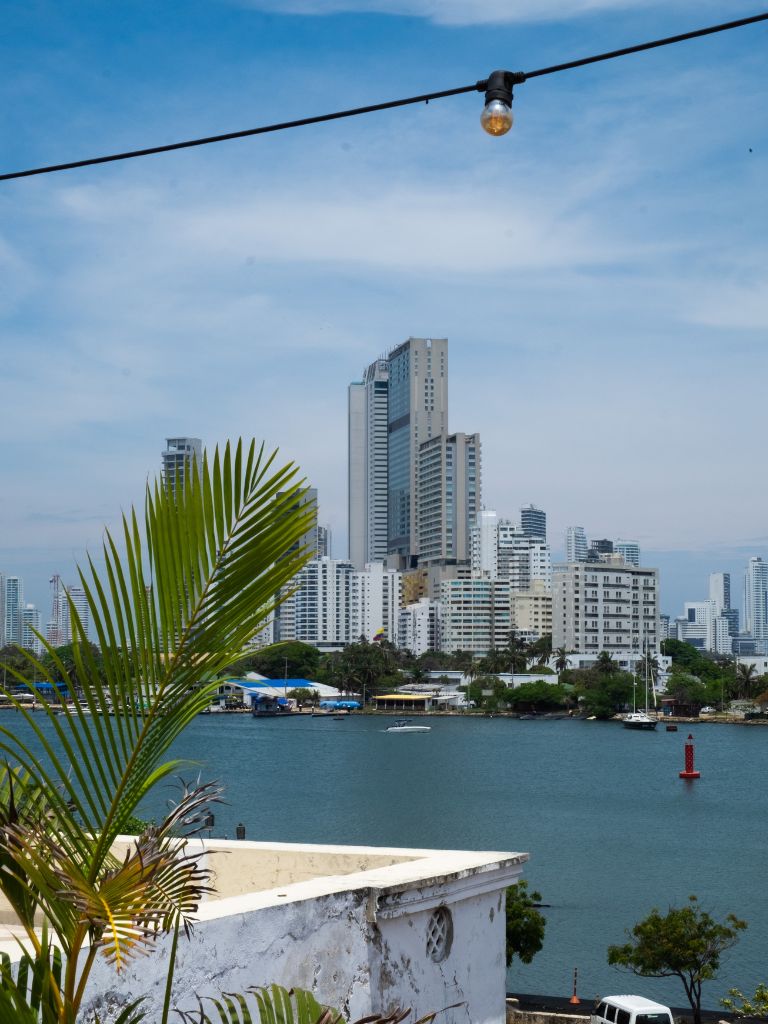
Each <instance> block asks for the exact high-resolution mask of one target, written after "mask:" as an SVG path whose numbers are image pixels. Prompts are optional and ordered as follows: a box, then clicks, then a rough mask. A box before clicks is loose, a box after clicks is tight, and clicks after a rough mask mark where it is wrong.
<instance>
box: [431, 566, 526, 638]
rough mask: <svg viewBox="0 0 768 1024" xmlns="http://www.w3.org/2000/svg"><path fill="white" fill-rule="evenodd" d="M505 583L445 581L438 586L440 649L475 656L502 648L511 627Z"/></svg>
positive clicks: (508, 598) (507, 590) (507, 585)
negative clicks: (440, 612) (440, 615)
mask: <svg viewBox="0 0 768 1024" xmlns="http://www.w3.org/2000/svg"><path fill="white" fill-rule="evenodd" d="M510 592H511V588H510V584H509V581H508V580H501V579H496V580H491V579H487V578H485V577H478V576H473V577H471V578H470V579H455V580H445V581H444V582H443V583H441V585H440V603H441V604H442V606H443V624H442V628H443V637H442V640H443V650H444V651H448V652H450V653H453V652H454V651H470V652H471V653H472V654H473V655H475V656H476V657H483V656H485V655H486V654H487V653H488V652H489V651H490V650H493V649H494V648H496V647H502V646H503V645H504V643H505V642H506V640H507V637H508V636H509V632H510V630H511V628H512V606H511V601H510Z"/></svg>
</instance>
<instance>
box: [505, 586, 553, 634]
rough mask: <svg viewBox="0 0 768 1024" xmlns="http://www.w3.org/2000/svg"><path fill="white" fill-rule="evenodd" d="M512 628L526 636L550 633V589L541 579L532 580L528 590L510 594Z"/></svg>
mask: <svg viewBox="0 0 768 1024" xmlns="http://www.w3.org/2000/svg"><path fill="white" fill-rule="evenodd" d="M511 602H512V629H514V630H515V632H516V633H524V634H526V636H534V635H535V636H536V637H537V638H538V637H542V636H545V635H546V634H551V633H552V590H551V588H548V587H547V586H546V585H545V583H544V581H543V580H533V581H532V582H531V589H530V590H520V591H517V592H513V593H512V594H511Z"/></svg>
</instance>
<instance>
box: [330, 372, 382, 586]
mask: <svg viewBox="0 0 768 1024" xmlns="http://www.w3.org/2000/svg"><path fill="white" fill-rule="evenodd" d="M388 406H389V362H388V360H387V359H377V360H375V361H374V362H373V363H371V365H370V366H369V367H367V369H366V370H365V372H364V373H363V379H362V380H361V381H359V382H355V383H353V384H350V385H349V391H348V421H347V440H348V449H347V453H348V467H347V501H348V508H347V514H348V521H349V560H350V561H351V562H352V564H353V565H354V566H355V568H357V569H362V567H363V566H364V565H365V564H366V563H372V562H383V561H384V560H385V559H386V557H387V529H388V523H387V500H388V495H387V479H388V461H389V451H388V449H389V440H388V421H387V409H388ZM327 553H328V554H330V552H327Z"/></svg>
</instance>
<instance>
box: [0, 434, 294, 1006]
mask: <svg viewBox="0 0 768 1024" xmlns="http://www.w3.org/2000/svg"><path fill="white" fill-rule="evenodd" d="M275 457H276V453H273V454H271V455H265V453H264V450H263V448H262V449H257V447H256V446H255V444H251V445H250V446H249V447H248V448H247V449H245V448H244V447H243V446H242V444H240V443H238V444H237V446H236V447H235V448H234V449H231V448H230V446H229V445H227V447H226V449H225V450H224V452H223V454H222V455H221V456H220V455H219V452H218V450H217V452H216V454H215V456H214V458H213V462H212V464H209V462H208V459H207V457H206V458H205V459H204V463H203V466H202V467H200V470H201V471H200V472H199V473H198V472H196V471H194V472H191V473H190V474H189V475H188V476H187V478H186V479H185V481H184V486H183V487H178V486H177V487H176V488H168V489H166V488H164V487H162V486H159V485H158V484H155V485H154V487H153V488H150V487H148V488H147V493H146V500H145V514H144V529H143V531H142V529H141V527H140V525H139V518H138V516H137V514H136V512H135V511H132V512H131V513H130V514H129V515H127V516H124V517H123V522H122V547H123V551H122V553H121V552H120V550H119V549H118V543H117V541H116V539H115V538H113V537H112V535H111V534H110V533H108V532H107V533H106V534H105V539H104V544H103V562H104V568H103V570H101V571H97V568H96V565H95V563H94V561H93V559H91V558H90V557H89V559H88V564H87V567H86V568H85V569H81V570H80V573H79V576H80V584H81V586H82V587H83V589H84V591H85V593H86V596H87V600H88V606H89V612H90V617H91V622H92V624H93V627H94V629H95V633H96V637H97V640H98V646H99V648H100V651H101V658H97V656H96V654H95V653H94V649H93V647H92V645H91V644H89V643H88V641H87V640H86V639H85V636H84V631H83V627H82V623H81V621H80V619H79V617H78V614H77V610H76V608H75V607H74V605H73V604H72V603H71V602H70V609H69V612H70V617H71V621H72V630H73V644H72V661H73V664H72V666H68V665H66V664H64V663H63V662H62V660H61V658H60V657H58V655H57V653H56V651H55V650H53V649H52V648H48V649H47V658H45V659H43V661H42V662H41V661H38V660H36V659H35V658H34V656H33V655H31V654H28V655H27V657H28V659H29V661H30V663H31V664H32V665H33V667H34V669H35V673H36V675H35V678H37V679H45V680H47V681H48V683H50V684H52V685H53V687H54V691H53V692H54V694H55V697H56V700H57V703H59V702H60V703H61V704H62V705H63V714H58V715H57V714H56V713H55V710H54V706H53V700H52V699H46V698H45V697H43V698H41V700H40V702H39V703H40V705H41V709H39V710H38V711H37V712H36V713H35V714H31V713H30V710H29V709H28V707H27V706H26V705H25V704H23V703H22V702H21V701H20V700H18V699H17V698H16V696H15V695H14V693H13V692H12V690H11V687H10V686H8V687H7V688H5V689H3V690H2V692H4V695H5V696H6V697H7V698H8V700H10V701H11V703H12V704H13V705H14V706H15V708H16V710H17V712H18V714H19V715H20V716H21V717H22V718H23V719H24V720H25V722H26V725H27V731H26V732H25V733H22V732H20V731H18V730H12V729H9V728H7V727H5V726H0V752H2V755H3V756H4V758H5V767H4V768H3V769H0V891H2V893H3V895H4V896H5V898H6V899H7V900H8V902H9V903H10V905H11V907H12V909H13V911H14V913H15V915H16V917H17V919H18V922H19V925H20V927H21V929H22V931H23V935H24V938H23V939H22V940H20V941H21V944H22V950H23V952H22V953H21V962H20V966H19V968H18V970H17V971H15V972H14V971H12V970H11V969H10V967H9V965H8V964H7V962H6V963H5V964H2V965H0V1020H13V1021H15V1022H18V1024H33V1022H34V1024H38V1022H42V1024H75V1021H76V1019H77V1016H78V1011H79V1009H80V1007H81V1005H82V1003H83V999H84V998H85V995H86V991H87V985H88V979H89V976H90V973H91V969H92V967H93V964H94V961H95V959H96V957H97V956H104V957H106V959H107V960H108V961H109V962H111V963H112V964H114V966H115V968H116V969H117V970H120V969H121V967H122V966H124V965H125V964H126V962H128V961H129V960H130V959H131V958H132V957H134V956H136V955H137V954H138V953H139V952H140V951H142V950H144V949H146V948H148V947H150V946H151V945H152V944H153V943H155V942H156V940H157V939H158V938H159V937H161V936H162V935H165V934H168V933H173V934H174V943H175V941H176V938H177V937H178V934H179V929H180V928H188V927H190V919H191V915H192V914H193V912H194V911H195V909H196V907H197V904H198V902H199V900H200V898H201V896H202V895H203V894H204V893H205V892H206V890H207V888H208V885H207V882H208V878H207V873H206V871H205V870H204V869H203V868H202V866H201V864H200V863H199V862H198V859H197V857H196V855H194V854H191V853H190V852H189V850H188V848H187V845H186V839H185V836H186V835H188V834H189V833H190V832H193V831H194V830H195V828H196V827H197V826H198V824H199V822H200V819H201V816H202V814H203V813H204V811H205V809H206V806H207V804H208V803H209V802H210V800H211V799H215V797H216V792H215V788H214V787H211V786H210V785H205V786H201V785H196V786H194V787H192V788H189V789H185V790H184V791H183V792H182V794H181V797H180V799H179V801H178V803H177V805H176V807H175V808H174V809H173V810H172V811H171V813H170V814H169V815H168V816H167V818H166V820H165V821H163V822H161V823H160V824H159V825H156V826H155V825H152V826H148V827H147V828H145V829H144V831H143V832H142V834H141V835H139V836H137V837H136V838H135V839H134V840H133V842H132V844H131V846H130V849H129V850H128V852H127V853H125V854H124V856H123V857H122V858H118V857H116V856H115V853H114V852H113V848H114V844H115V841H116V839H117V837H118V836H119V835H120V834H121V833H123V832H125V831H126V829H127V827H128V826H129V824H130V822H131V820H132V819H133V818H134V816H135V815H136V813H137V810H139V805H140V804H141V802H142V800H144V799H145V797H147V795H148V794H149V793H150V792H151V791H152V790H153V789H154V788H155V787H156V786H157V785H158V783H160V782H161V781H163V780H165V779H167V778H168V777H169V776H170V775H172V774H175V773H177V772H178V770H179V767H180V765H179V762H178V761H176V760H175V759H174V758H173V757H172V756H170V755H169V748H170V747H171V744H172V743H173V742H174V740H175V739H176V738H177V737H178V736H179V734H180V733H181V732H182V730H183V729H184V728H185V727H186V726H187V725H189V723H190V722H191V721H192V720H193V718H194V717H195V716H196V715H197V714H198V713H199V712H200V711H202V710H203V709H204V708H206V707H207V706H208V704H209V703H210V698H211V695H212V693H213V691H214V690H215V687H216V685H217V683H216V675H217V673H219V672H220V671H222V670H223V669H224V668H225V667H226V666H227V665H228V664H230V663H231V662H232V661H233V660H235V659H236V658H237V657H238V656H240V655H241V654H242V651H243V649H244V648H245V645H246V644H247V642H248V640H249V639H250V638H251V637H252V636H253V635H254V634H255V633H256V632H258V630H259V628H260V627H261V626H263V623H264V620H265V618H266V617H267V615H268V614H269V613H270V611H271V610H272V608H273V606H274V596H273V595H274V594H276V593H277V592H278V590H279V589H280V588H281V587H283V588H284V587H285V586H286V585H288V584H289V582H290V580H291V579H292V578H293V576H294V575H295V574H296V572H297V571H298V570H299V569H300V568H301V566H302V565H303V564H304V562H305V561H306V559H307V555H306V553H305V552H304V551H303V550H302V549H301V548H300V547H299V541H300V538H301V536H302V535H303V534H304V533H305V532H306V530H307V529H308V527H309V525H310V523H311V520H312V518H313V515H314V513H313V511H312V508H311V506H307V505H304V506H303V507H302V506H301V505H300V502H299V501H298V498H299V497H300V495H301V493H302V486H303V485H302V482H301V481H299V480H298V479H297V470H296V468H295V467H294V466H293V465H291V464H289V465H286V466H283V467H282V468H276V467H275V465H274V463H275ZM46 664H50V666H51V667H50V669H48V668H47V667H46ZM11 673H12V674H13V675H15V676H17V677H18V678H19V679H21V678H22V675H21V673H19V672H17V671H16V670H15V669H14V670H12V669H10V667H9V672H8V675H9V676H10V675H11ZM75 674H76V677H77V683H78V687H79V690H80V692H81V694H82V696H81V700H80V703H79V704H74V705H69V704H67V703H66V702H65V701H64V699H63V697H64V693H65V692H69V693H72V692H74V685H73V678H72V677H73V675H75ZM201 680H203V681H202V682H201ZM206 680H209V681H206ZM9 682H10V680H9ZM113 709H114V711H115V712H116V713H115V714H112V715H110V711H112V710H113ZM41 710H42V714H41ZM30 732H31V735H32V737H33V739H32V740H27V739H26V738H25V736H28V735H29V733H30ZM41 920H42V922H43V927H42V930H41V929H40V928H39V927H36V925H38V924H39V922H40V921H41ZM171 959H172V958H171ZM169 979H170V975H169ZM169 999H170V981H169V988H168V993H167V998H166V1007H165V1017H167V1013H168V1005H169ZM141 1017H142V1015H141V1010H140V1008H139V1007H138V1005H135V1006H134V1007H128V1008H126V1010H125V1011H124V1013H123V1015H122V1016H121V1018H120V1022H121V1024H129V1022H135V1021H138V1020H140V1019H141Z"/></svg>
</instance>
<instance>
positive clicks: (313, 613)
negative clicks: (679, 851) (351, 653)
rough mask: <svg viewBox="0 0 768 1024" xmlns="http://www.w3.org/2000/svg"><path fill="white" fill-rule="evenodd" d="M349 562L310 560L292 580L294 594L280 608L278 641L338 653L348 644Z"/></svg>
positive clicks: (350, 566)
mask: <svg viewBox="0 0 768 1024" xmlns="http://www.w3.org/2000/svg"><path fill="white" fill-rule="evenodd" d="M353 572H354V566H353V565H352V563H351V562H349V561H346V560H341V559H334V558H328V557H324V558H314V559H312V561H311V562H308V563H307V564H306V565H305V566H304V568H303V569H302V570H301V571H300V572H299V573H298V575H297V576H296V577H295V578H294V580H293V582H292V584H291V586H292V587H295V588H296V590H295V593H293V594H291V596H290V597H289V598H288V599H287V600H286V601H285V603H284V604H283V605H281V609H285V614H284V615H283V616H282V617H281V629H282V631H281V633H280V639H281V640H301V641H302V643H306V644H312V645H313V646H315V647H319V648H326V649H338V648H339V647H343V646H344V645H345V644H348V643H349V642H350V639H351V636H350V621H349V590H350V577H351V576H352V573H353Z"/></svg>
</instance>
